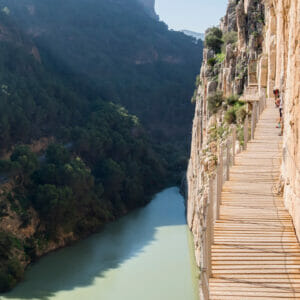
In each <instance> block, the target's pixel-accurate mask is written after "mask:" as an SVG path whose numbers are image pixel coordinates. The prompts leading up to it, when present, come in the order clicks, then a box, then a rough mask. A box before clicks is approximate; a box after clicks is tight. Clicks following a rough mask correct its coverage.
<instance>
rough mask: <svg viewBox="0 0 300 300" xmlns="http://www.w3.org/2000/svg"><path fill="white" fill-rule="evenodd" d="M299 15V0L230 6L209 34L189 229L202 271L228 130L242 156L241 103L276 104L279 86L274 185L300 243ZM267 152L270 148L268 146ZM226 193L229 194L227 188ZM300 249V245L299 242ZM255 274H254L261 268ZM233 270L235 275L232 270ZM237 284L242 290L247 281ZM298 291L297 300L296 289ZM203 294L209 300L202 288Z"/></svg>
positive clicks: (238, 0) (243, 1)
mask: <svg viewBox="0 0 300 300" xmlns="http://www.w3.org/2000/svg"><path fill="white" fill-rule="evenodd" d="M299 13H300V2H299V1H297V0H265V1H263V0H230V1H229V3H228V9H227V12H226V15H225V17H224V18H223V19H222V20H221V24H220V27H219V28H211V29H209V30H208V31H207V32H206V48H205V50H204V62H203V65H202V69H201V73H200V76H199V79H198V82H199V87H198V91H197V93H196V95H195V101H196V112H195V117H194V123H193V135H192V150H191V157H190V162H189V169H188V173H187V182H188V223H189V226H190V228H191V230H192V231H193V235H194V243H195V254H196V260H197V263H198V266H200V269H203V268H204V265H203V263H204V261H203V257H205V255H206V254H205V250H204V249H205V248H204V247H203V245H204V244H203V243H204V240H205V229H206V225H205V222H206V215H205V211H206V206H207V201H208V197H209V196H208V195H209V193H210V180H211V178H213V176H214V173H215V170H216V168H217V165H218V164H219V163H220V157H219V156H218V155H219V154H218V153H219V149H220V145H221V144H222V143H224V141H226V139H227V135H228V132H229V131H230V130H231V128H232V126H233V125H235V127H236V128H237V143H236V145H234V147H235V148H236V151H241V150H242V149H243V148H244V135H245V130H244V124H245V122H244V121H245V119H246V118H248V117H247V116H249V118H250V117H251V109H252V104H251V103H250V104H246V103H245V102H240V101H239V99H241V100H242V99H247V97H248V98H249V97H250V98H251V95H252V97H253V94H252V91H253V90H255V93H257V95H258V97H266V98H267V103H268V105H269V107H270V105H271V106H272V105H274V95H273V89H274V88H278V89H279V90H280V92H281V94H282V97H283V101H284V104H283V138H282V146H281V148H280V150H279V153H280V157H279V159H280V162H281V172H280V173H281V174H280V177H279V179H278V181H277V184H276V191H277V192H276V193H278V195H282V196H283V201H284V204H285V208H284V209H288V211H289V213H290V215H291V217H292V221H293V226H294V228H295V233H296V235H297V237H298V240H299V238H300V234H299V220H300V212H299V205H300V204H299V203H300V194H299V187H300V184H299V170H300V169H299V163H300V160H299V152H300V148H299V139H298V136H299V128H300V127H299V126H300V123H299V117H298V115H299V95H300V64H299V58H300V56H299V54H300V47H299V39H300V14H299ZM249 108H251V109H249ZM267 126H271V127H270V129H269V130H271V131H275V130H276V128H275V126H276V124H275V122H273V127H272V124H269V125H267ZM271 128H273V129H271ZM279 132H280V131H279ZM247 134H248V133H247ZM268 146H269V145H265V148H266V149H267V148H268ZM248 168H249V167H248ZM245 169H246V167H245ZM254 172H255V171H254ZM240 176H242V175H240ZM273 189H274V187H273ZM225 191H227V192H228V188H227V190H225ZM276 195H277V194H276ZM242 196H243V195H240V197H241V198H242ZM253 206H254V204H253ZM253 208H254V207H253ZM244 209H246V208H244ZM257 211H258V212H259V210H257ZM225 215H226V214H225ZM223 218H225V217H223ZM240 221H241V223H242V222H246V221H242V220H240ZM293 234H294V233H293ZM232 243H233V242H232ZM262 244H263V243H262ZM257 245H259V243H258V244H257ZM236 247H237V248H238V247H239V246H238V245H236ZM248 247H250V242H249V246H248ZM257 247H258V246H257ZM274 247H275V244H274ZM297 247H298V244H297V245H296V244H295V248H297ZM297 249H298V248H297ZM295 251H296V250H295ZM262 252H263V251H262ZM244 260H246V258H244ZM253 260H254V259H253ZM244 264H246V263H244ZM253 264H254V262H253ZM236 268H238V267H236ZM249 268H252V270H253V269H254V268H255V267H254V266H252V267H249ZM264 268H266V267H264ZM286 268H288V267H286ZM227 272H228V273H229V274H231V273H230V271H229V270H227ZM278 272H279V271H278ZM225 273H226V272H225ZM248 273H251V272H250V271H248ZM291 273H293V274H294V272H291ZM296 273H297V272H296ZM297 274H298V273H297ZM241 277H242V275H241ZM243 278H244V279H245V278H247V277H243ZM257 278H258V277H257ZM266 278H267V277H266ZM202 280H203V279H202ZM238 282H239V283H240V284H241V281H238ZM241 286H242V285H241ZM252 287H253V289H251V288H250V287H247V286H246V287H243V288H244V289H243V288H242V287H241V289H240V290H241V291H240V293H239V297H240V298H238V297H237V296H235V297H237V298H234V297H233V295H236V294H233V293H232V294H231V296H227V297H225V296H223V298H222V296H219V298H218V297H217V296H214V297H215V298H213V299H227V298H228V299H244V298H245V297H246V293H247V292H249V293H250V290H251V291H252V292H253V293H255V292H254V290H255V289H254V286H252ZM273 292H274V291H273ZM275 292H278V290H277V291H275ZM287 292H288V291H287ZM293 292H294V293H295V295H294V297H296V298H297V295H298V294H297V289H295V290H293V291H292V292H291V293H293ZM229 293H230V291H229ZM278 293H279V292H278ZM200 294H201V297H202V298H204V299H206V298H205V295H203V290H202V289H201V291H200ZM265 295H267V293H266V294H265ZM269 295H271V294H269ZM272 295H273V296H274V295H275V294H272ZM278 295H279V294H278ZM286 295H287V294H286ZM281 296H282V295H281ZM230 297H231V298H230ZM257 297H259V296H257ZM266 297H267V296H266ZM269 297H270V298H272V296H269ZM274 297H275V296H274ZM278 297H280V296H278ZM287 297H289V296H287ZM290 297H291V296H290ZM296 298H295V299H296ZM245 299H246V298H245ZM289 299H292V297H291V298H289ZM293 299H294V298H293Z"/></svg>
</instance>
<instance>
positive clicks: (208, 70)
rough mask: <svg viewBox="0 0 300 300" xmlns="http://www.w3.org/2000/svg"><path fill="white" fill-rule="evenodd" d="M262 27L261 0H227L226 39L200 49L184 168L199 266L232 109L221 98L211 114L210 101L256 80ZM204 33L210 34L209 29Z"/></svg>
mask: <svg viewBox="0 0 300 300" xmlns="http://www.w3.org/2000/svg"><path fill="white" fill-rule="evenodd" d="M263 28H264V5H263V3H261V1H248V2H247V3H246V2H244V1H242V0H241V1H235V0H231V1H229V5H228V9H227V13H226V15H225V17H224V18H223V19H222V21H221V24H220V29H221V31H222V39H223V41H224V43H223V45H222V50H221V51H216V49H213V48H212V47H206V48H205V49H204V54H203V64H202V68H201V72H200V85H199V87H198V92H197V97H196V112H195V117H194V123H193V133H192V146H191V157H190V161H189V167H188V171H187V181H188V205H187V207H188V209H187V219H188V225H189V227H190V228H191V230H192V232H193V234H194V242H195V249H196V260H197V263H198V265H199V266H200V267H201V257H202V253H201V244H202V243H201V240H202V233H203V232H202V227H203V226H202V225H203V224H202V223H203V211H204V209H205V203H206V199H207V196H208V181H209V177H210V176H211V174H212V173H213V171H214V168H215V166H216V162H217V161H218V158H217V157H216V155H217V153H218V151H217V149H218V148H219V147H220V143H222V138H223V137H224V136H225V135H226V132H227V131H228V130H227V129H228V126H229V125H228V122H226V121H225V119H226V117H225V114H226V111H228V107H229V110H230V104H228V101H227V102H226V101H224V99H223V103H222V104H221V108H220V109H218V110H217V112H216V113H215V112H211V111H210V106H211V103H209V102H210V101H211V100H212V97H215V96H216V95H218V93H221V94H222V95H223V97H225V98H226V97H232V96H234V97H238V95H241V94H242V93H243V91H244V88H245V87H246V86H248V85H251V84H257V80H256V76H252V72H253V70H252V69H253V66H251V62H256V61H257V60H259V59H260V57H261V56H262V47H261V41H262V36H263ZM206 34H207V35H209V34H211V33H210V31H207V33H206ZM217 52H219V53H217ZM249 66H250V68H249ZM254 73H256V67H255V66H254ZM231 109H233V107H231ZM243 112H245V111H243V108H242V107H241V109H240V112H239V113H237V114H236V116H237V115H238V114H241V115H242V114H243ZM242 118H243V116H242ZM238 129H239V131H240V132H242V131H243V129H242V125H241V124H238ZM216 136H217V137H216Z"/></svg>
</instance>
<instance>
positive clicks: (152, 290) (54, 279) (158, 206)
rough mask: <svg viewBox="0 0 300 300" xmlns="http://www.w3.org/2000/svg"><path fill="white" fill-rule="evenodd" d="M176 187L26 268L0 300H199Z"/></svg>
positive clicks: (181, 203) (181, 206) (186, 232)
mask: <svg viewBox="0 0 300 300" xmlns="http://www.w3.org/2000/svg"><path fill="white" fill-rule="evenodd" d="M184 212H185V208H184V200H183V198H182V196H181V195H180V194H179V191H178V188H176V187H174V188H169V189H166V190H164V191H162V192H161V193H159V194H157V195H156V197H155V198H154V199H153V200H152V201H151V203H149V204H148V205H147V206H146V207H144V208H141V209H138V210H136V211H134V212H132V213H130V214H129V215H127V216H125V217H123V218H121V219H120V220H118V221H117V222H114V223H112V224H109V225H107V226H106V228H105V229H104V230H102V231H101V232H100V233H99V234H95V235H93V236H92V237H90V238H88V239H86V240H83V241H80V242H78V243H76V244H75V245H73V246H71V247H67V248H64V249H62V250H59V251H57V252H54V253H51V254H49V255H47V256H45V257H43V258H42V259H40V260H39V261H38V262H37V263H35V264H34V265H33V266H31V267H29V268H28V271H27V272H26V274H25V280H24V281H23V282H22V283H21V284H19V285H18V286H17V287H16V288H15V289H14V290H13V291H12V292H10V293H7V294H5V295H4V296H0V299H1V300H11V299H18V300H20V299H22V300H23V299H35V300H36V299H37V300H120V299H122V300H197V299H198V296H197V295H198V288H197V271H196V270H197V269H196V266H195V261H194V255H193V250H192V240H191V235H190V232H189V231H188V228H187V225H186V220H185V216H184Z"/></svg>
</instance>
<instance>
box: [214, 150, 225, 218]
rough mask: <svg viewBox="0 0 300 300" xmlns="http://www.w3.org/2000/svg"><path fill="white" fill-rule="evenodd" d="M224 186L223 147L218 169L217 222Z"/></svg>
mask: <svg viewBox="0 0 300 300" xmlns="http://www.w3.org/2000/svg"><path fill="white" fill-rule="evenodd" d="M222 186H223V147H222V146H221V148H220V156H219V164H218V169H217V203H216V213H215V216H216V220H218V219H219V216H220V204H221V195H222Z"/></svg>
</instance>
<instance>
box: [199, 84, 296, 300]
mask: <svg viewBox="0 0 300 300" xmlns="http://www.w3.org/2000/svg"><path fill="white" fill-rule="evenodd" d="M245 98H247V97H245ZM249 98H251V101H249V102H250V103H251V104H250V105H249V108H250V109H251V110H252V113H251V127H250V126H249V119H248V117H246V119H245V124H244V150H245V151H243V152H242V153H240V154H238V156H236V151H235V149H236V147H235V146H236V129H235V128H234V127H233V128H232V132H231V134H230V135H229V136H228V138H227V140H226V141H225V142H223V143H222V144H221V145H220V149H219V162H218V166H217V169H216V173H215V176H212V177H211V179H210V181H209V196H208V201H207V205H206V207H205V210H204V224H205V228H203V232H204V237H203V239H202V250H203V251H202V256H203V257H202V268H201V285H202V286H201V287H202V295H203V298H204V300H206V299H222V300H226V299H228V300H229V299H230V300H233V299H240V300H243V299H300V291H299V288H298V291H297V289H296V290H295V286H294V285H293V284H292V283H293V282H294V281H295V278H298V279H297V280H298V281H297V280H296V283H297V285H296V287H299V286H300V247H299V245H298V241H297V238H296V236H295V232H294V231H293V225H292V222H291V218H290V217H289V216H288V213H287V211H286V210H285V208H284V205H283V202H282V199H281V200H279V199H278V197H277V198H276V197H275V196H274V195H272V186H274V184H276V181H277V180H278V178H277V177H278V176H279V175H278V174H279V166H280V155H281V154H280V151H279V143H280V137H278V130H277V131H276V129H275V126H276V118H277V116H278V115H277V116H276V114H277V110H276V109H275V108H274V104H273V103H272V104H269V105H268V106H267V101H266V96H265V91H264V90H262V91H260V92H259V93H257V94H256V95H254V94H251V97H249ZM245 101H247V99H245ZM247 102H248V101H247ZM266 107H267V109H266ZM262 114H263V116H262ZM261 116H262V117H261ZM260 119H261V120H260ZM249 131H250V132H249ZM276 136H277V138H276ZM249 142H250V143H249ZM248 145H249V148H248ZM276 147H277V148H276ZM236 161H237V166H234V165H235V164H236ZM232 166H234V167H233V168H232V169H234V172H233V173H232V172H230V168H231V167H232ZM231 173H232V174H231ZM231 175H232V177H233V178H230V177H231ZM289 222H290V223H289ZM286 231H287V233H286ZM285 234H287V236H285ZM282 236H283V237H282ZM285 242H286V243H285ZM290 246H291V247H292V249H294V250H295V252H297V251H299V253H298V252H297V257H296V258H297V261H296V262H295V263H294V262H293V261H292V260H291V259H292V258H291V257H289V260H288V262H289V263H287V264H286V261H285V260H284V258H285V257H287V256H289V253H290V248H289V247H290ZM293 247H294V248H293ZM260 256H262V258H261V257H260ZM272 259H274V261H275V262H274V263H278V264H279V265H278V266H275V267H274V268H270V267H269V263H270V260H271V263H272ZM282 259H283V260H282ZM252 262H253V264H252ZM264 263H265V264H267V267H265V266H264ZM293 263H294V264H295V265H294V266H293V265H291V264H293ZM298 265H299V266H298ZM297 266H298V269H297ZM286 270H287V271H286ZM290 270H292V271H291V272H290ZM272 272H274V276H273V275H272ZM276 272H277V273H278V276H276ZM290 273H291V274H292V278H293V280H294V281H292V283H291V284H290V281H289V279H288V278H289V276H290V275H289V274H290ZM295 273H296V274H297V275H296V276H295ZM280 276H282V278H283V279H282V280H280ZM264 278H265V280H266V282H264ZM273 278H274V280H273ZM281 282H283V284H281ZM256 292H257V293H258V294H257V295H256V294H255V293H256Z"/></svg>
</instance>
